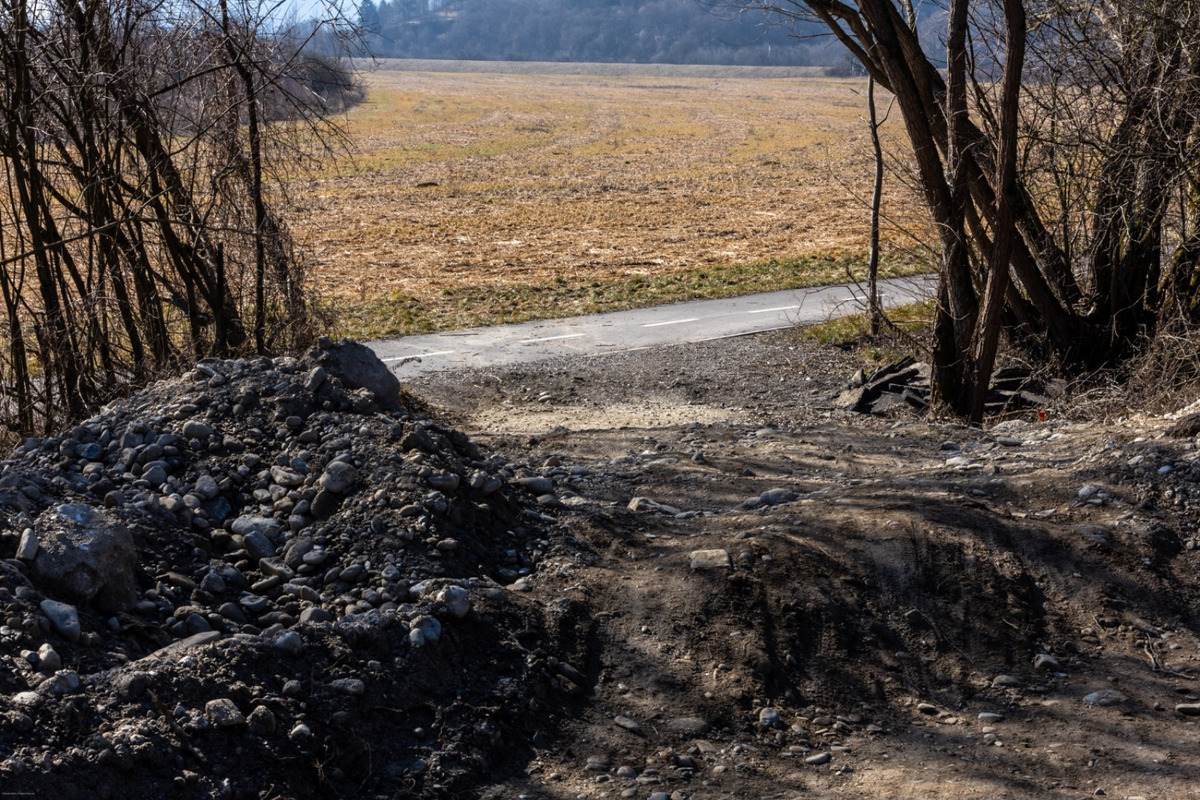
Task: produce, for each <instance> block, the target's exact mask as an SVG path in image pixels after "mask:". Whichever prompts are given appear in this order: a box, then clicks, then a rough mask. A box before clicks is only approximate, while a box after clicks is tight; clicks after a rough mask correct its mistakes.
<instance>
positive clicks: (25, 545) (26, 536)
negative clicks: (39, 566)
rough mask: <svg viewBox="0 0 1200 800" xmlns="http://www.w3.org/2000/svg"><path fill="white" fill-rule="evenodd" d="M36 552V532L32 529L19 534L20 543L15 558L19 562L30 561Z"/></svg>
mask: <svg viewBox="0 0 1200 800" xmlns="http://www.w3.org/2000/svg"><path fill="white" fill-rule="evenodd" d="M37 551H38V538H37V532H36V531H34V529H33V528H26V529H25V530H24V531H22V533H21V543H20V544H18V545H17V558H18V559H20V560H21V561H32V560H33V558H34V556H36V555H37Z"/></svg>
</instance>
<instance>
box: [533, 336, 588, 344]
mask: <svg viewBox="0 0 1200 800" xmlns="http://www.w3.org/2000/svg"><path fill="white" fill-rule="evenodd" d="M580 336H587V334H586V333H565V334H563V335H562V336H546V337H543V338H541V339H521V340H520V341H518V342H517V344H536V343H537V342H554V341H558V340H559V339H578V338H579V337H580Z"/></svg>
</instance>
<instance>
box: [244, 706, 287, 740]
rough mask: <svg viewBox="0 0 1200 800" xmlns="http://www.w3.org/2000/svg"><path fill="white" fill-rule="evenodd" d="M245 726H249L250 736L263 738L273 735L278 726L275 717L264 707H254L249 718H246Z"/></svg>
mask: <svg viewBox="0 0 1200 800" xmlns="http://www.w3.org/2000/svg"><path fill="white" fill-rule="evenodd" d="M246 724H247V725H249V726H250V732H251V733H252V734H254V735H255V736H259V737H264V738H265V737H267V736H271V735H273V734H274V733H275V730H276V728H277V727H278V726H279V722H278V720H276V719H275V715H274V714H273V713H271V709H269V708H267V707H266V706H255V707H254V710H253V711H251V712H250V716H248V717H246Z"/></svg>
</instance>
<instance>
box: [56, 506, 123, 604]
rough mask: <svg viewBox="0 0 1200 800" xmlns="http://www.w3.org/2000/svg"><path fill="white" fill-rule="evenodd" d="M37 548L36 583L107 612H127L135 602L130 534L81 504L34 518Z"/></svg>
mask: <svg viewBox="0 0 1200 800" xmlns="http://www.w3.org/2000/svg"><path fill="white" fill-rule="evenodd" d="M35 528H36V529H37V532H38V542H39V544H40V546H39V549H38V553H37V556H36V558H34V560H33V570H32V572H33V578H34V582H35V583H36V584H39V585H43V586H46V587H47V588H49V589H50V590H52V591H54V592H57V593H60V594H62V595H63V596H64V597H66V598H68V599H70V600H73V601H75V602H77V603H90V602H94V603H95V605H96V607H97V608H99V609H100V610H101V611H104V612H106V613H115V612H118V611H128V610H130V609H132V608H133V604H134V602H135V601H136V600H137V595H136V590H137V583H136V581H135V578H134V569H135V568H136V566H137V550H136V548H135V547H134V542H133V536H132V535H130V533H129V529H128V528H126V527H125V526H124V525H122V524H121V523H119V522H118V521H117V520H115V519H113V518H112V517H109V516H108V515H107V514H106V513H105V512H103V511H100V510H99V509H96V508H93V507H92V506H89V505H86V504H84V503H68V504H65V505H60V506H57V507H56V508H52V509H50V510H48V511H46V512H44V513H43V514H42V515H41V516H39V517H38V518H37V521H36V523H35Z"/></svg>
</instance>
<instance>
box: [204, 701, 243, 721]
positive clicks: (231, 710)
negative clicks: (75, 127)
mask: <svg viewBox="0 0 1200 800" xmlns="http://www.w3.org/2000/svg"><path fill="white" fill-rule="evenodd" d="M204 712H205V713H206V714H207V715H208V718H209V719H210V720H212V723H213V724H214V725H216V726H217V727H218V728H233V727H236V726H238V725H245V724H246V717H245V716H244V715H243V714H242V712H241V711H239V710H238V707H237V704H236V703H234V702H233V701H232V700H230V699H229V698H228V697H218V698H217V699H216V700H209V701H208V702H207V703H205V704H204Z"/></svg>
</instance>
